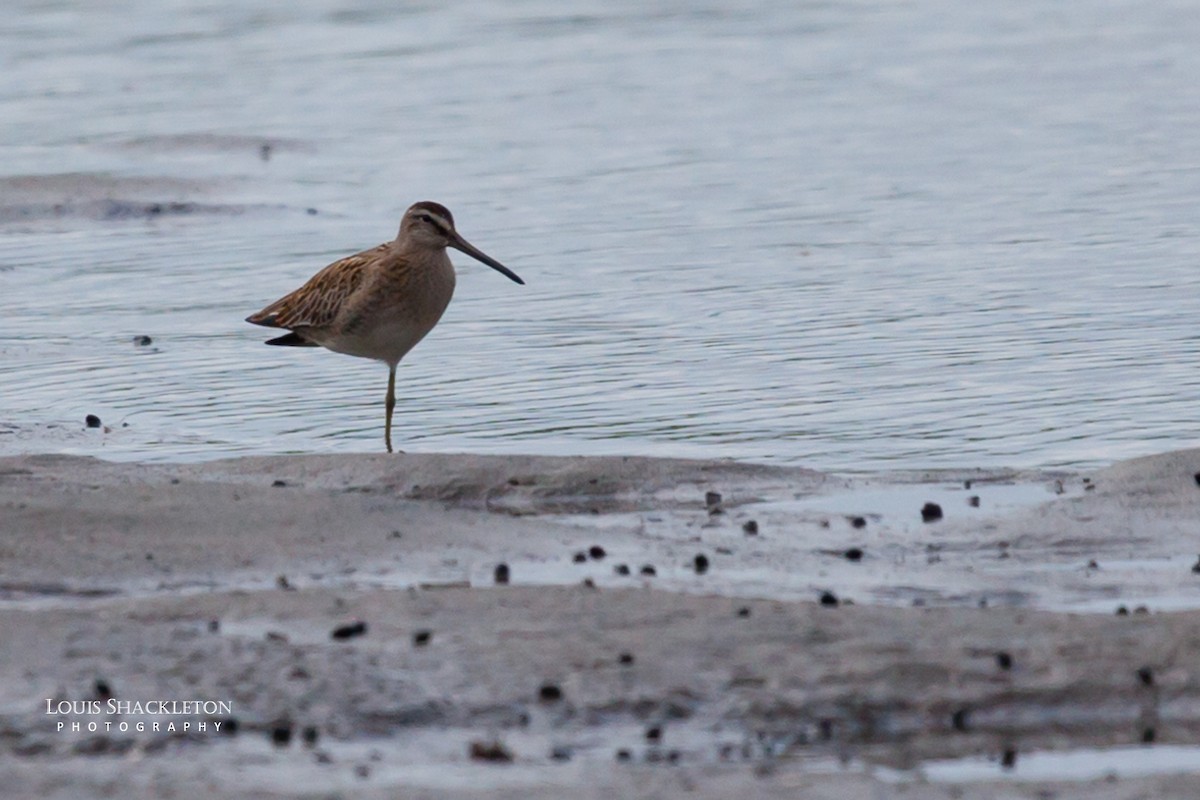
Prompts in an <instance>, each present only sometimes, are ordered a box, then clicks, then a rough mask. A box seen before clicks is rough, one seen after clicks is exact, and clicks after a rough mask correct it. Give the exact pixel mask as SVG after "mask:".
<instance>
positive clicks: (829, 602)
mask: <svg viewBox="0 0 1200 800" xmlns="http://www.w3.org/2000/svg"><path fill="white" fill-rule="evenodd" d="M837 604H838V599H837V595H836V594H834V593H833V592H821V605H823V606H828V607H830V608H834V607H836V606H837Z"/></svg>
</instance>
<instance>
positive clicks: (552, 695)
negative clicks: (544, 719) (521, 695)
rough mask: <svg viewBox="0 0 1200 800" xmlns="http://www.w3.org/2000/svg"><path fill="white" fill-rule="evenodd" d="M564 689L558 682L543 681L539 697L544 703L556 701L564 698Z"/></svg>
mask: <svg viewBox="0 0 1200 800" xmlns="http://www.w3.org/2000/svg"><path fill="white" fill-rule="evenodd" d="M562 696H563V693H562V689H560V688H559V686H558V684H556V683H543V684H542V688H540V689H538V699H539V700H541V701H542V702H543V703H556V702H558V701H559V700H562Z"/></svg>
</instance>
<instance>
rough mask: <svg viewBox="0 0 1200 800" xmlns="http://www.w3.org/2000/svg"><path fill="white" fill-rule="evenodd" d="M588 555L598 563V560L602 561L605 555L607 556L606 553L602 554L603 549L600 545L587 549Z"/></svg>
mask: <svg viewBox="0 0 1200 800" xmlns="http://www.w3.org/2000/svg"><path fill="white" fill-rule="evenodd" d="M588 555H589V556H591V557H592V558H593V559H595V560H596V561H599V560H600V559H602V558H604V557H605V556H606V555H608V553H606V552H604V548H603V547H601V546H600V545H598V544H594V545H592V546H591V547H589V548H588Z"/></svg>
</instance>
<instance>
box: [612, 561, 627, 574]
mask: <svg viewBox="0 0 1200 800" xmlns="http://www.w3.org/2000/svg"><path fill="white" fill-rule="evenodd" d="M613 572H615V573H617V574H618V575H628V574H629V565H628V564H617V565H616V566H615V567H613Z"/></svg>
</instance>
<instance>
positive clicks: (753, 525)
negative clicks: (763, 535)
mask: <svg viewBox="0 0 1200 800" xmlns="http://www.w3.org/2000/svg"><path fill="white" fill-rule="evenodd" d="M742 532H743V533H745V534H746V535H747V536H758V521H757V520H753V519H748V520H746V521H745V522H744V523H742Z"/></svg>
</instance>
